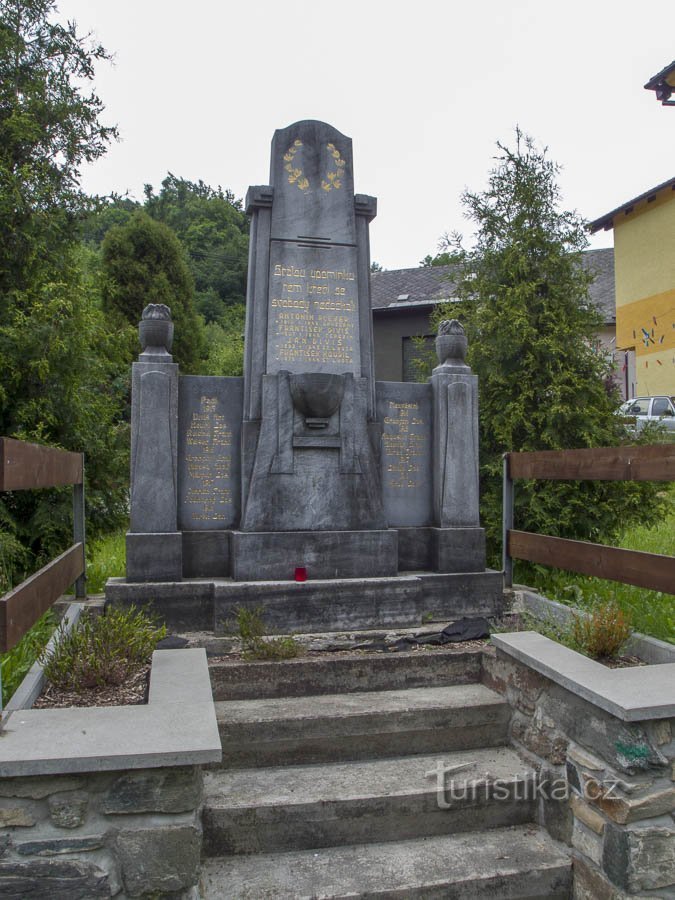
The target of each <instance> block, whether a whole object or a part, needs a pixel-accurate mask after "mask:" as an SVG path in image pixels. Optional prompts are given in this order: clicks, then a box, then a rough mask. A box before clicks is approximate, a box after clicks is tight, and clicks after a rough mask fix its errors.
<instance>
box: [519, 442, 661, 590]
mask: <svg viewBox="0 0 675 900" xmlns="http://www.w3.org/2000/svg"><path fill="white" fill-rule="evenodd" d="M519 478H520V479H524V478H531V479H536V478H543V479H551V480H557V481H561V480H565V481H586V480H598V481H675V446H673V445H668V444H663V445H661V444H660V445H654V446H644V447H600V448H597V449H589V450H542V451H534V452H527V453H506V454H504V520H503V554H504V583H505V585H506V586H507V587H511V586H512V584H513V560H514V559H522V560H527V561H528V562H534V563H540V564H542V565H547V566H552V567H555V568H557V569H566V570H568V571H570V572H579V573H580V574H582V575H594V576H596V577H598V578H606V579H608V580H610V581H618V582H621V583H622V584H632V585H636V586H637V587H643V588H649V589H650V590H655V591H663V592H665V593H671V594H675V557H672V556H661V555H659V554H657V553H641V552H638V551H636V550H623V549H621V548H617V547H608V546H607V545H605V544H591V543H588V542H586V541H571V540H566V539H564V538H557V537H550V536H547V535H543V534H533V533H532V532H528V531H515V530H514V529H513V504H514V486H513V482H514V481H515V480H516V479H519Z"/></svg>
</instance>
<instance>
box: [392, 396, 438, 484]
mask: <svg viewBox="0 0 675 900" xmlns="http://www.w3.org/2000/svg"><path fill="white" fill-rule="evenodd" d="M387 408H388V415H386V416H385V419H384V425H385V430H384V434H383V435H382V441H383V443H384V453H385V473H384V474H385V481H386V483H387V485H388V487H390V488H394V489H395V490H414V489H415V488H418V487H419V486H420V483H421V479H420V471H421V461H422V459H423V458H424V457H425V455H426V453H427V436H426V435H425V434H420V433H419V432H416V431H413V430H411V429H413V428H414V427H416V426H423V425H425V424H426V423H425V420H424V419H422V418H421V417H420V416H419V414H417V415H416V414H415V413H419V403H395V402H394V401H393V400H389V402H388V404H387Z"/></svg>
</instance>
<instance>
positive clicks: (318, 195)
mask: <svg viewBox="0 0 675 900" xmlns="http://www.w3.org/2000/svg"><path fill="white" fill-rule="evenodd" d="M270 184H271V185H272V186H273V187H274V203H273V206H272V238H273V239H277V240H279V239H281V240H298V239H307V238H310V239H313V240H315V241H318V242H326V241H330V242H331V243H348V244H351V243H354V242H355V240H356V231H355V221H354V170H353V160H352V141H351V138H348V137H347V136H346V135H344V134H342V133H341V132H339V131H338V130H337V128H333V126H332V125H328V124H327V123H326V122H318V121H315V120H312V119H306V120H304V121H302V122H295V123H294V124H293V125H289V126H288V127H287V128H280V129H278V130H277V131H275V133H274V137H273V139H272V157H271V160H270Z"/></svg>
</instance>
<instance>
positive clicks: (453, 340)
mask: <svg viewBox="0 0 675 900" xmlns="http://www.w3.org/2000/svg"><path fill="white" fill-rule="evenodd" d="M467 346H468V341H467V339H466V334H465V333H464V329H463V328H462V326H461V324H460V323H459V322H458V321H457V319H444V320H443V321H442V322H441V324H440V325H439V326H438V336H437V337H436V355H437V356H438V362H439V365H441V366H443V365H450V366H465V365H466V362H465V361H464V360H465V357H466V348H467Z"/></svg>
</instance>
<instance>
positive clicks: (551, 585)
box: [530, 486, 675, 644]
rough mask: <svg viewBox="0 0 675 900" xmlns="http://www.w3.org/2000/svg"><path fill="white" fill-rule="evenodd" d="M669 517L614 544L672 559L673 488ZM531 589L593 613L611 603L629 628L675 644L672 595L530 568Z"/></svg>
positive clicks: (674, 488) (674, 599) (632, 531)
mask: <svg viewBox="0 0 675 900" xmlns="http://www.w3.org/2000/svg"><path fill="white" fill-rule="evenodd" d="M669 495H670V499H671V501H672V502H671V507H670V512H669V514H668V515H667V516H666V517H665V518H664V519H663V521H662V522H660V523H659V524H658V525H655V526H654V527H653V528H645V527H644V526H641V525H638V526H635V527H633V528H629V529H628V530H627V531H625V532H624V534H623V536H622V538H621V540H620V541H619V543H618V546H619V547H624V548H625V549H627V550H642V551H644V552H646V553H660V554H662V555H664V556H675V486H671V487H670V489H669ZM532 570H534V575H533V577H532V578H531V580H532V581H533V586H534V587H536V589H537V590H538V591H540V592H541V593H542V594H545V596H547V597H549V598H550V599H551V600H557V601H558V602H559V603H565V604H566V605H568V606H578V607H580V608H582V609H586V610H593V609H595V608H596V607H598V606H599V605H600V604H602V603H614V604H616V606H617V607H618V608H619V609H620V610H621V611H622V612H623V613H624V614H625V615H626V616H627V617H628V618H629V619H630V622H631V624H632V627H633V628H634V629H635V630H636V631H640V632H642V633H643V634H650V635H652V636H653V637H657V638H660V639H661V640H663V641H669V642H670V643H671V644H675V595H673V594H666V593H663V592H661V591H648V590H646V589H644V588H638V587H633V586H632V585H629V584H619V583H618V582H615V581H605V580H604V579H601V578H591V577H589V576H587V575H576V574H575V573H574V572H565V571H563V570H562V569H548V568H546V567H543V566H533V567H532V569H530V571H532Z"/></svg>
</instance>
